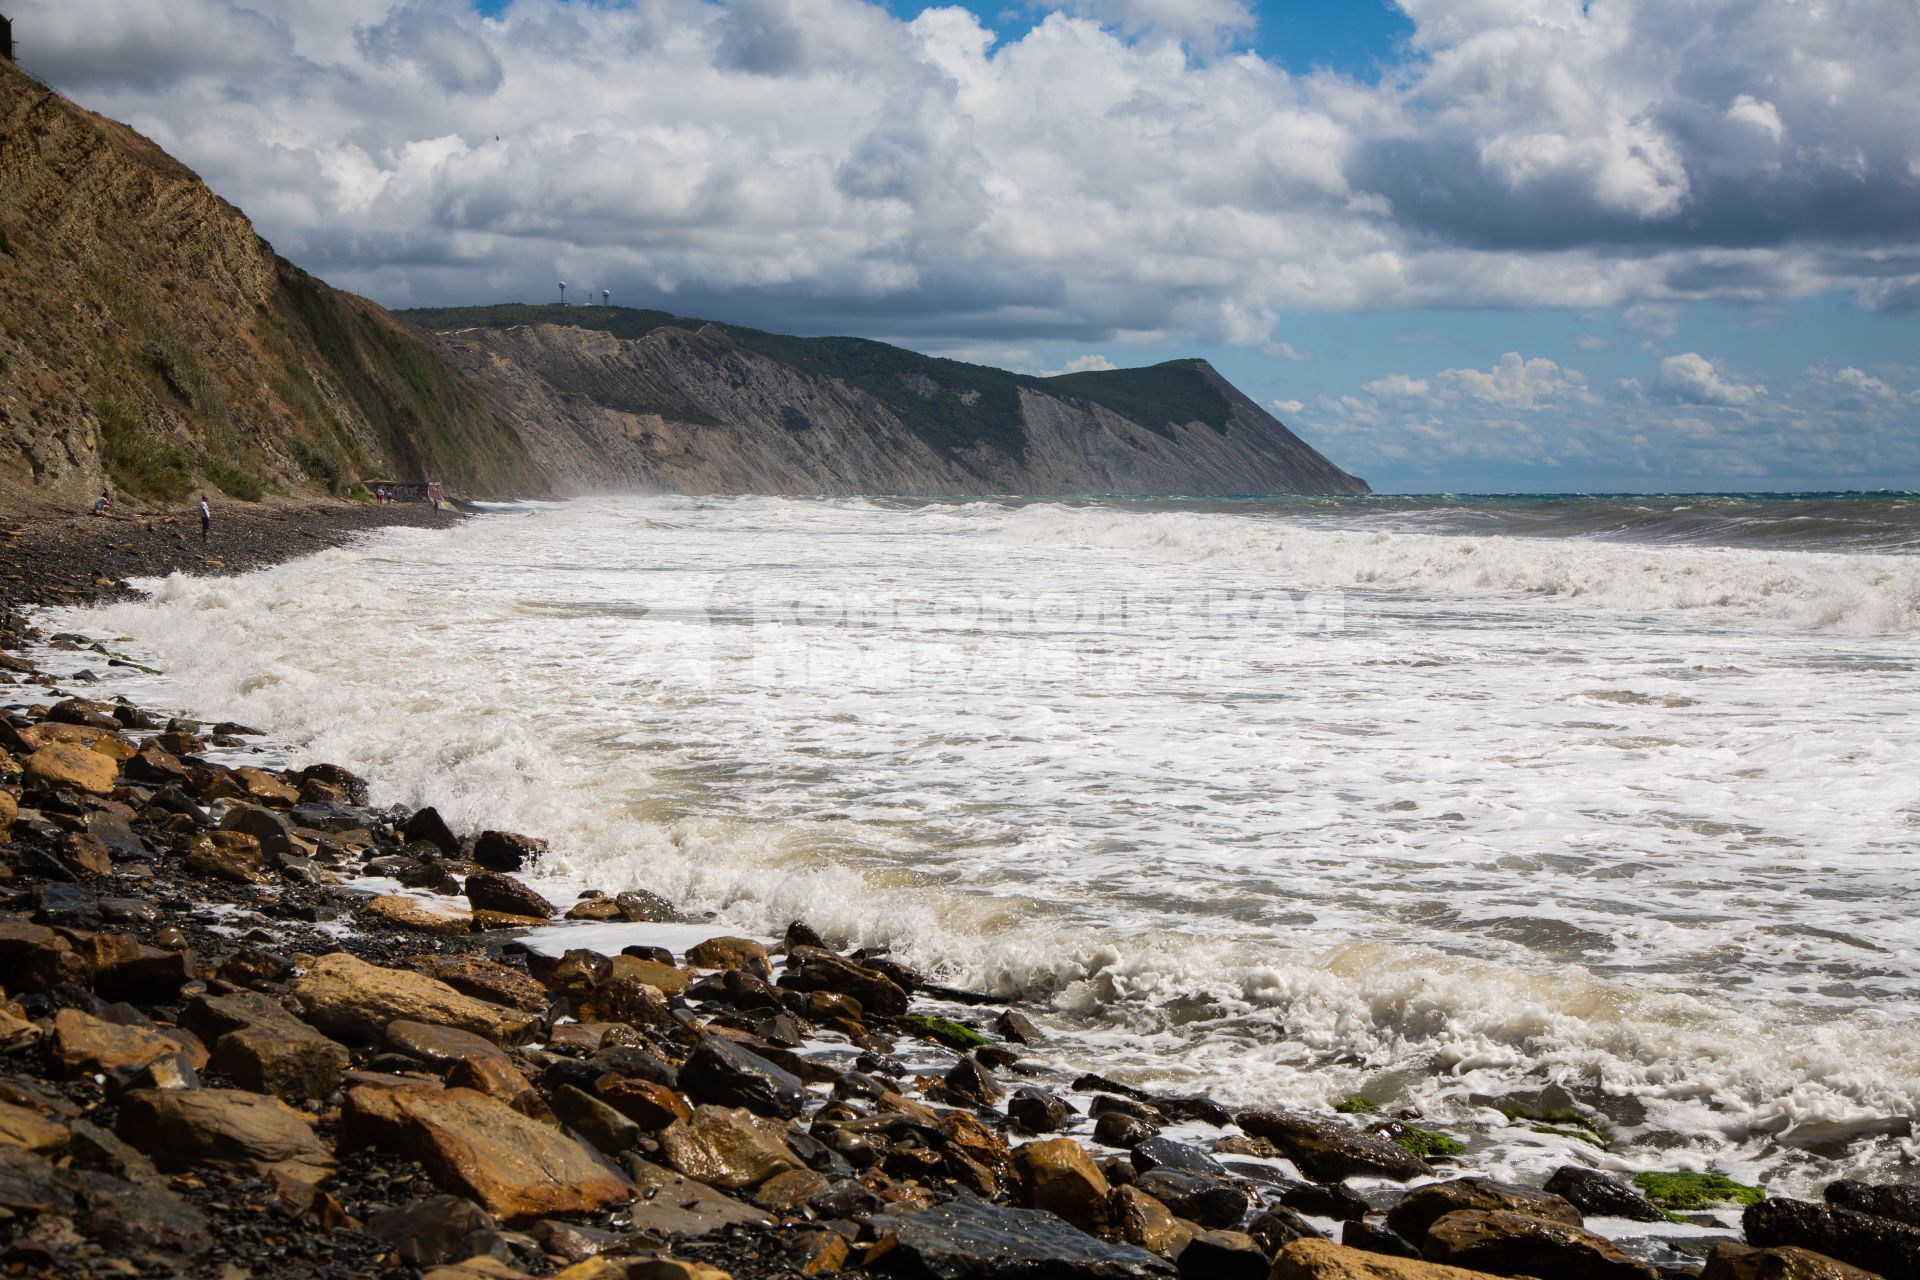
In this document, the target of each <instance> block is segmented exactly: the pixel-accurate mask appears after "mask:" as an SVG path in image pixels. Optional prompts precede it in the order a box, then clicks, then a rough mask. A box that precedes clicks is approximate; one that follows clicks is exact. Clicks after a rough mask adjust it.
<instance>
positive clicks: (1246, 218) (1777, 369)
mask: <svg viewBox="0 0 1920 1280" xmlns="http://www.w3.org/2000/svg"><path fill="white" fill-rule="evenodd" d="M8 9H9V11H10V12H11V13H12V14H13V17H14V25H15V32H16V38H17V40H18V41H19V45H20V60H21V62H22V64H23V65H25V66H26V67H27V68H28V69H29V70H32V71H34V72H36V73H37V74H39V75H41V76H42V77H43V78H45V79H46V80H48V81H49V82H50V83H52V84H54V85H56V86H57V87H59V88H60V89H62V90H63V91H65V92H67V93H68V94H69V95H70V96H72V97H74V98H75V99H76V100H78V101H80V102H81V103H83V104H84V105H87V106H89V107H92V108H93V109H95V110H98V111H101V112H103V113H105V114H108V115H111V116H114V117H116V118H119V119H122V120H125V121H127V122H129V123H130V124H132V125H133V126H134V127H135V128H138V129H139V130H141V131H142V132H144V133H146V134H147V135H148V136H150V137H152V138H153V139H154V140H155V141H157V142H159V143H160V144H161V145H162V146H164V147H166V148H167V149H168V150H169V151H171V152H173V153H174V154H175V155H177V156H179V157H180V158H181V159H183V160H185V161H186V162H187V163H188V164H190V165H192V166H194V168H196V169H197V170H198V171H199V172H200V173H201V175H202V176H203V177H204V178H206V180H207V181H208V182H209V183H210V184H211V185H212V186H213V188H214V189H215V190H216V191H218V192H219V193H220V194H221V195H223V196H225V197H226V198H227V199H229V200H230V201H232V202H233V203H235V204H236V205H238V206H239V207H241V208H242V209H244V210H245V211H246V212H247V213H248V214H249V215H250V216H251V217H252V218H253V219H254V221H255V224H256V225H257V227H258V228H259V230H260V232H261V233H262V234H263V235H265V236H266V237H267V238H268V239H269V240H271V241H272V242H273V244H274V245H275V247H276V248H277V249H278V250H279V251H280V252H281V253H283V254H284V255H286V256H287V257H289V258H291V259H292V260H294V261H295V262H297V263H299V264H300V265H301V266H303V267H305V268H307V269H308V270H309V271H312V272H314V273H315V274H317V275H319V276H321V277H323V278H325V279H327V280H328V281H330V282H331V283H333V284H336V285H338V286H340V287H343V288H347V289H351V290H354V291H355V292H359V293H363V294H366V295H368V296H370V297H372V298H374V299H376V300H378V301H380V302H382V303H384V304H386V305H389V306H394V307H405V306H415V305H435V304H454V303H485V302H494V301H541V300H547V299H552V298H555V297H556V296H557V290H556V287H555V286H556V282H557V281H559V280H562V279H564V280H567V281H569V282H570V283H571V284H572V285H573V286H574V297H575V298H576V299H577V298H578V297H579V292H580V290H581V289H582V288H590V289H592V290H593V291H595V292H596V293H597V292H598V291H599V290H601V289H606V290H608V291H610V292H611V294H612V296H613V298H614V300H615V302H617V303H621V304H625V305H631V306H647V307H659V308H663V309H666V310H670V311H675V312H678V313H681V314H685V315H696V316H702V317H707V318H712V319H720V320H728V321H732V322H735V323H742V324H750V325H756V326H759V327H763V328H769V329H775V330H780V331H785V332H794V333H806V334H829V333H838V334H855V335H859V336H863V337H871V338H878V339H882V340H885V341H890V342H897V343H900V344H901V345H903V346H908V347H912V348H915V349H917V350H922V351H928V352H932V353H935V354H940V355H946V356H951V357H954V358H958V359H966V360H975V361H979V362H982V363H989V364H997V365H1002V366H1005V367H1010V368H1016V369H1020V370H1023V371H1028V372H1035V373H1052V372H1060V371H1067V370H1077V369H1087V368H1105V367H1108V366H1119V367H1125V366H1132V365H1141V364H1151V363H1154V362H1156V361H1160V360H1165V359H1171V358H1175V357H1180V356H1196V355H1197V356H1203V357H1205V358H1206V359H1208V360H1210V361H1212V362H1213V364H1214V365H1215V366H1216V367H1218V368H1219V369H1220V370H1221V372H1222V373H1224V374H1225V375H1226V376H1227V377H1228V378H1229V379H1231V380H1232V381H1233V382H1235V383H1236V384H1237V385H1238V386H1240V387H1241V388H1242V389H1243V390H1245V391H1246V392H1247V393H1248V394H1249V395H1251V396H1253V397H1254V398H1255V399H1257V400H1259V401H1260V402H1261V403H1263V404H1265V405H1266V406H1268V407H1269V408H1270V409H1271V410H1272V411H1273V412H1274V413H1275V414H1276V416H1278V417H1279V418H1281V419H1282V420H1283V421H1285V422H1286V423H1287V424H1288V425H1289V426H1291V427H1293V428H1294V429H1295V430H1296V431H1298V432H1299V433H1300V434H1301V435H1302V436H1304V437H1305V438H1306V439H1307V440H1308V441H1309V442H1310V443H1312V444H1314V445H1315V446H1316V447H1318V448H1320V449H1321V451H1322V452H1324V453H1326V454H1327V455H1328V456H1329V457H1331V458H1332V459H1333V460H1334V461H1335V462H1337V463H1339V464H1340V465H1342V466H1344V467H1346V468H1347V469H1348V470H1350V471H1353V472H1355V473H1357V474H1360V475H1363V476H1365V477H1367V478H1368V479H1369V480H1370V481H1371V482H1372V483H1373V484H1374V486H1375V487H1376V488H1377V489H1380V490H1382V491H1398V492H1436V491H1452V492H1474V491H1478V492H1489V491H1496V492H1497V491H1528V492H1597V491H1637V492H1659V491H1667V492H1688V491H1700V490H1759V489H1768V490H1782V489H1799V490H1806V489H1878V488H1901V489H1920V130H1916V129H1915V128H1914V127H1913V122H1914V121H1915V120H1920V76H1915V75H1914V74H1913V67H1914V66H1915V65H1916V62H1920V3H1916V2H1915V0H1590V2H1588V3H1580V2H1578V0H1396V2H1388V0H1345V2H1344V3H1336V2H1334V0H1271V2H1268V3H1256V2H1255V0H1004V2H1002V3H994V2H992V0H986V2H984V3H974V4H968V5H944V6H933V5H923V4H920V3H915V2H914V0H885V2H876V3H869V2H868V0H631V2H629V3H615V2H613V0H478V3H477V4H476V3H467V2H463V0H442V2H440V3H430V2H427V0H403V2H401V3H395V2H394V0H280V2H278V3H271V2H269V0H168V2H167V3H164V4H148V3H136V2H134V0H13V3H12V4H10V5H9V6H8Z"/></svg>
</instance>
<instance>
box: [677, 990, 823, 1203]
mask: <svg viewBox="0 0 1920 1280" xmlns="http://www.w3.org/2000/svg"><path fill="white" fill-rule="evenodd" d="M648 989H649V990H651V988H648ZM680 1087H681V1088H682V1089H684V1090H686V1092H687V1094H688V1095H689V1096H691V1097H692V1098H693V1099H694V1101H696V1102H707V1103H712V1104H714V1105H715V1106H720V1107H745V1108H747V1109H748V1110H749V1111H754V1112H757V1113H758V1114H760V1115H763V1116H780V1117H785V1118H791V1117H794V1116H797V1115H799V1114H800V1113H801V1111H802V1110H804V1109H805V1107H806V1100H807V1094H806V1090H805V1088H804V1087H803V1086H802V1085H801V1083H800V1080H799V1078H798V1077H796V1076H794V1075H793V1074H792V1073H790V1072H788V1071H785V1070H783V1069H782V1068H780V1067H777V1066H775V1065H774V1064H773V1063H771V1062H768V1061H767V1060H766V1059H765V1058H763V1057H761V1056H760V1055H759V1054H757V1053H754V1052H753V1051H752V1050H750V1049H747V1048H745V1047H744V1046H741V1045H737V1044H735V1043H733V1042H732V1041H731V1040H727V1039H724V1038H723V1037H720V1036H711V1035H710V1036H707V1037H706V1038H705V1039H703V1040H702V1041H701V1042H700V1044H699V1045H698V1046H697V1047H696V1048H695V1049H694V1051H693V1052H692V1053H691V1054H689V1055H688V1056H687V1060H686V1062H684V1063H683V1064H681V1067H680ZM676 1167H677V1166H676Z"/></svg>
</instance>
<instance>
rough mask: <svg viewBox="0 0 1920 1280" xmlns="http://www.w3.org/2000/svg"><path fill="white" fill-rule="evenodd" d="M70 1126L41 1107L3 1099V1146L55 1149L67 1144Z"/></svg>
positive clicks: (0, 1131)
mask: <svg viewBox="0 0 1920 1280" xmlns="http://www.w3.org/2000/svg"><path fill="white" fill-rule="evenodd" d="M67 1136H68V1135H67V1126H65V1125H64V1124H61V1123H60V1122H59V1121H57V1120H49V1119H47V1118H46V1117H45V1116H43V1115H41V1114H40V1113H39V1112H38V1111H32V1110H29V1109H28V1108H26V1107H16V1106H14V1105H13V1104H12V1103H11V1102H0V1146H4V1147H17V1148H19V1149H20V1150H22V1151H34V1152H51V1151H58V1150H59V1149H60V1148H62V1147H64V1146H66V1145H67Z"/></svg>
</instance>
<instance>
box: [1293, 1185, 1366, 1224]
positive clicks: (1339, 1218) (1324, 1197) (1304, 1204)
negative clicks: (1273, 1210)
mask: <svg viewBox="0 0 1920 1280" xmlns="http://www.w3.org/2000/svg"><path fill="white" fill-rule="evenodd" d="M1280 1203H1281V1204H1283V1205H1285V1206H1287V1208H1289V1209H1296V1210H1298V1211H1299V1212H1301V1213H1307V1214H1312V1215H1313V1216H1314V1217H1316V1218H1332V1219H1333V1220H1334V1221H1336V1222H1357V1221H1359V1220H1360V1219H1361V1218H1364V1217H1366V1216H1367V1211H1368V1208H1369V1206H1368V1204H1367V1202H1366V1199H1365V1198H1364V1197H1362V1196H1361V1195H1360V1194H1359V1193H1358V1192H1356V1191H1351V1190H1349V1189H1348V1188H1346V1187H1343V1186H1340V1185H1338V1184H1326V1185H1318V1184H1315V1183H1311V1182H1295V1183H1289V1184H1288V1185H1287V1186H1286V1187H1285V1188H1283V1189H1282V1190H1281V1192H1280Z"/></svg>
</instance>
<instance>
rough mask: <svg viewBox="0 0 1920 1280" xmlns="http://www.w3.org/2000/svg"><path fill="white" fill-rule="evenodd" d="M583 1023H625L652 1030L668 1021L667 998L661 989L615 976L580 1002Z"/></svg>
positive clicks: (632, 979)
mask: <svg viewBox="0 0 1920 1280" xmlns="http://www.w3.org/2000/svg"><path fill="white" fill-rule="evenodd" d="M580 1019H581V1021H583V1022H624V1023H626V1024H627V1025H628V1026H632V1027H651V1026H657V1025H659V1024H660V1023H663V1022H666V1021H667V1020H668V1014H667V998H666V997H665V996H664V995H662V994H661V993H660V990H659V988H657V987H650V986H648V985H647V984H646V983H644V982H641V981H639V980H638V979H635V978H625V977H619V976H615V977H612V978H608V979H607V980H606V981H605V982H603V983H601V984H600V985H598V986H596V987H595V988H594V989H593V990H592V991H591V992H590V993H589V994H588V995H587V998H586V999H584V1000H582V1001H581V1002H580Z"/></svg>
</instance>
